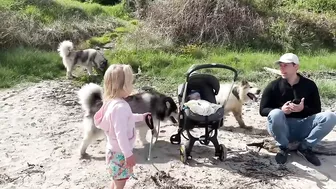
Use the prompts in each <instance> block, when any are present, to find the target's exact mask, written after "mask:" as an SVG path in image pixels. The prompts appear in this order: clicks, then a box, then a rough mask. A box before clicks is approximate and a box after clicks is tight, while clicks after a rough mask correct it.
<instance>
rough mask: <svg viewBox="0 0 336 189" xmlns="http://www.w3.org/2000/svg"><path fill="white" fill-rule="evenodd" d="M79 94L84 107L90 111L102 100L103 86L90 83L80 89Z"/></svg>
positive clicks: (86, 110) (80, 102)
mask: <svg viewBox="0 0 336 189" xmlns="http://www.w3.org/2000/svg"><path fill="white" fill-rule="evenodd" d="M77 95H78V98H79V104H80V105H81V106H82V109H83V110H84V111H85V112H87V113H89V112H91V109H92V107H94V106H95V105H96V103H97V102H102V99H103V98H102V96H103V88H102V87H101V86H99V85H97V84H95V83H89V84H86V85H84V86H83V87H82V88H81V89H79V90H78V92H77Z"/></svg>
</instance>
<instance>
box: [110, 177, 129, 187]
mask: <svg viewBox="0 0 336 189" xmlns="http://www.w3.org/2000/svg"><path fill="white" fill-rule="evenodd" d="M126 181H127V179H123V180H115V181H114V185H113V186H114V188H112V189H124V187H125V184H126Z"/></svg>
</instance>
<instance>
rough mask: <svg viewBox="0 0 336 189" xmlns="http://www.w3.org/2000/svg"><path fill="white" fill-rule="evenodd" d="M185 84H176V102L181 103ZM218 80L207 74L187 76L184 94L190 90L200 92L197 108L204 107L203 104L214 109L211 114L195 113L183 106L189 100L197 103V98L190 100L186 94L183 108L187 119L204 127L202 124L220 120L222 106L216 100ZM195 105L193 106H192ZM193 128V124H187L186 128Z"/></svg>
mask: <svg viewBox="0 0 336 189" xmlns="http://www.w3.org/2000/svg"><path fill="white" fill-rule="evenodd" d="M185 85H186V84H185V83H183V84H180V85H179V86H178V102H179V104H181V103H182V98H183V92H184V87H186V86H185ZM219 87H220V85H219V81H218V79H217V78H216V77H215V76H213V75H209V74H194V75H191V76H190V77H189V81H188V86H187V89H186V94H190V93H191V92H192V91H197V92H198V93H199V94H200V99H201V102H199V104H200V105H199V108H202V107H204V105H208V107H209V108H211V107H214V108H215V109H216V111H215V112H214V113H213V114H211V115H200V114H197V112H196V111H192V109H190V108H188V107H187V106H185V104H188V102H190V101H194V103H197V101H198V100H190V99H188V96H186V97H185V101H184V102H185V103H184V104H183V107H184V108H183V110H184V113H185V116H186V117H187V119H190V121H195V122H197V123H196V124H199V127H202V126H203V127H205V125H204V124H206V123H209V122H210V125H213V124H215V123H216V122H217V121H220V120H221V119H222V118H223V116H224V107H222V106H220V105H218V104H217V102H216V95H217V94H218V92H219ZM202 101H206V102H208V103H204V102H202ZM194 107H195V106H194ZM191 127H192V128H193V126H191V125H188V128H191Z"/></svg>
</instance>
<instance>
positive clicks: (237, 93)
mask: <svg viewBox="0 0 336 189" xmlns="http://www.w3.org/2000/svg"><path fill="white" fill-rule="evenodd" d="M231 85H232V84H231V83H225V84H220V89H219V92H218V94H217V95H216V101H217V103H218V104H220V105H223V104H224V102H225V101H227V102H226V105H225V108H224V112H225V113H226V114H227V113H229V112H232V113H233V115H234V117H235V119H236V120H237V122H238V124H239V126H240V127H241V128H248V127H247V126H246V125H245V122H244V121H243V118H242V108H243V105H244V103H245V102H247V101H249V100H253V101H257V99H258V98H259V97H258V96H259V95H260V93H261V90H260V89H259V88H258V87H256V86H255V84H253V83H249V82H247V81H242V82H241V83H240V84H234V86H233V89H232V92H231V94H230V96H229V98H228V99H226V98H227V96H228V92H229V91H230V87H231Z"/></svg>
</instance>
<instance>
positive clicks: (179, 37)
mask: <svg viewBox="0 0 336 189" xmlns="http://www.w3.org/2000/svg"><path fill="white" fill-rule="evenodd" d="M109 2H110V3H112V5H103V4H104V2H99V1H87V0H85V1H84V0H82V2H81V1H80V0H54V1H42V0H3V1H1V2H0V10H1V11H0V15H1V16H2V18H3V19H1V20H0V48H2V49H3V50H1V51H0V79H1V80H2V81H3V82H2V83H1V84H0V87H1V88H4V87H10V86H12V85H15V84H17V83H20V82H22V81H39V80H41V79H52V78H55V77H64V76H65V70H64V68H63V65H62V63H61V59H60V57H59V56H58V54H57V52H56V48H57V45H58V44H59V42H60V41H62V40H65V39H71V40H72V41H73V42H74V43H75V45H76V48H79V49H84V48H89V47H95V46H104V45H105V44H108V43H112V46H113V47H114V48H113V49H112V50H106V52H105V54H106V57H107V58H108V60H109V62H110V63H127V64H131V65H132V66H133V68H134V71H135V72H136V71H137V70H138V68H139V67H140V68H141V70H142V72H143V74H144V75H142V76H140V78H138V79H139V81H141V84H142V85H146V84H151V85H154V86H155V87H157V88H158V89H159V90H162V91H164V92H174V93H175V92H176V90H177V85H178V84H179V83H181V82H183V79H184V77H185V76H184V73H185V72H186V71H187V69H188V68H189V67H190V66H191V65H192V64H202V63H224V64H226V65H229V66H232V67H234V68H236V69H237V70H238V72H239V78H238V79H239V80H240V79H242V78H246V79H248V80H249V81H253V82H256V83H258V84H260V85H261V86H262V87H264V86H265V84H266V83H267V82H268V81H269V80H270V79H274V77H275V76H274V75H271V74H268V73H266V72H265V71H264V70H263V67H264V66H268V67H274V66H275V65H273V64H272V62H274V61H275V60H276V59H278V58H279V56H280V55H281V54H282V53H284V52H289V51H291V52H294V53H296V54H298V55H299V57H300V60H301V62H302V65H301V70H302V71H303V72H304V74H308V75H310V77H311V78H312V79H314V80H316V82H317V83H318V84H319V88H320V91H321V95H322V96H323V97H326V98H336V94H335V92H334V91H335V90H336V81H333V80H332V78H333V77H335V70H336V63H335V61H334V60H335V59H336V53H335V49H336V40H335V39H336V27H335V26H336V7H335V5H336V0H305V1H303V0H296V1H294V0H281V1H277V0H239V1H233V0H232V1H223V0H169V1H153V2H152V3H148V1H146V0H129V1H118V2H117V4H115V2H114V1H113V2H112V1H109ZM127 2H128V3H127ZM98 3H101V4H98ZM133 10H134V11H133ZM149 13H150V14H149ZM206 71H209V70H206ZM212 73H213V74H216V75H217V76H218V77H219V78H220V79H222V80H226V81H230V80H228V79H231V78H232V77H231V75H229V74H226V72H223V71H219V70H213V71H212ZM267 77H268V78H267ZM79 81H84V82H88V81H89V79H88V78H87V76H85V74H84V77H83V78H79ZM138 84H139V82H138Z"/></svg>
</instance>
